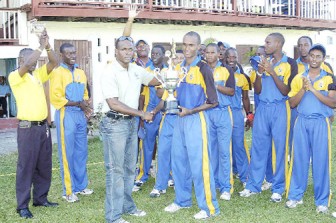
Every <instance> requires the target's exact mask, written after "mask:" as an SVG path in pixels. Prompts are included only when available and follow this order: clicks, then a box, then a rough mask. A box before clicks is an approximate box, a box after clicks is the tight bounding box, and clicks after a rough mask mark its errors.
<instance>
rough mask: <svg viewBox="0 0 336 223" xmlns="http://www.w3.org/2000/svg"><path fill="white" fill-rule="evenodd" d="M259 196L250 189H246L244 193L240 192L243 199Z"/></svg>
mask: <svg viewBox="0 0 336 223" xmlns="http://www.w3.org/2000/svg"><path fill="white" fill-rule="evenodd" d="M254 194H257V193H256V192H252V191H250V190H249V189H244V190H243V191H240V192H239V195H240V196H241V197H250V196H251V195H254Z"/></svg>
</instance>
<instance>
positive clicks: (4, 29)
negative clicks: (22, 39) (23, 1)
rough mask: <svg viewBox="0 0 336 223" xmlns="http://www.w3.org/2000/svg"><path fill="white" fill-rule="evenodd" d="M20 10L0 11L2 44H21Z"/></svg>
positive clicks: (0, 38) (0, 39)
mask: <svg viewBox="0 0 336 223" xmlns="http://www.w3.org/2000/svg"><path fill="white" fill-rule="evenodd" d="M19 13H20V11H19V10H9V9H8V10H0V44H2V45H4V44H6V45H13V44H17V43H18V42H19V36H20V35H19V29H18V17H19Z"/></svg>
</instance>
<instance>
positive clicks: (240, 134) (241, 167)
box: [231, 67, 250, 183]
mask: <svg viewBox="0 0 336 223" xmlns="http://www.w3.org/2000/svg"><path fill="white" fill-rule="evenodd" d="M234 77H235V82H236V87H235V94H234V96H233V97H231V109H232V119H233V130H232V155H233V157H232V158H233V162H234V163H235V165H236V167H237V172H238V174H239V179H240V181H241V182H243V183H244V182H246V180H247V170H248V166H249V162H250V152H249V149H248V147H247V145H246V143H245V137H244V132H245V125H244V124H245V122H244V114H243V107H242V93H243V91H248V90H249V83H248V80H247V79H246V77H245V75H244V74H242V72H241V71H240V69H239V68H238V67H237V68H236V71H235V73H234Z"/></svg>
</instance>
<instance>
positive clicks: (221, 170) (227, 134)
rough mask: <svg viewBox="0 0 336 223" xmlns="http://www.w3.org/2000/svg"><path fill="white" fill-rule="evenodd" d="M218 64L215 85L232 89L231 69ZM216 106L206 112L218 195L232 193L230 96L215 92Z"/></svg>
mask: <svg viewBox="0 0 336 223" xmlns="http://www.w3.org/2000/svg"><path fill="white" fill-rule="evenodd" d="M225 66H226V65H222V63H221V62H218V63H217V65H216V67H215V69H214V71H213V76H214V81H215V85H220V86H225V87H230V88H232V89H234V87H235V83H234V74H233V71H232V69H230V68H227V67H225ZM217 96H218V106H217V107H215V108H211V109H209V110H207V111H206V112H207V114H208V117H209V123H208V125H209V130H210V131H209V132H210V136H211V137H210V145H211V146H210V148H211V155H210V159H211V166H212V169H213V172H214V179H215V183H216V188H219V190H220V193H223V192H229V193H230V192H232V191H233V190H232V189H233V177H232V169H231V164H232V160H231V157H232V149H231V136H232V113H231V109H230V104H231V100H230V98H231V96H228V95H224V94H222V93H221V92H219V91H218V90H217Z"/></svg>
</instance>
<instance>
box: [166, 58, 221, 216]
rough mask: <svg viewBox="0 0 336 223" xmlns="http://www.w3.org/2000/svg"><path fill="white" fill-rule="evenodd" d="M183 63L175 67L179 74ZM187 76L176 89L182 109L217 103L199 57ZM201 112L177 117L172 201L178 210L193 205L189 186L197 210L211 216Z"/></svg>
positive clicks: (212, 192)
mask: <svg viewBox="0 0 336 223" xmlns="http://www.w3.org/2000/svg"><path fill="white" fill-rule="evenodd" d="M181 66H185V61H184V62H182V64H179V65H177V66H176V70H180V67H181ZM186 69H187V75H186V77H185V78H184V80H183V81H182V82H181V84H180V85H179V87H177V89H176V91H177V99H178V102H179V105H180V106H181V107H184V108H187V109H194V108H196V107H199V106H201V105H203V104H204V103H208V104H214V103H217V102H218V99H217V94H216V89H215V85H214V81H213V74H212V71H211V68H210V67H209V66H208V65H207V64H206V63H205V62H204V61H201V58H200V57H196V58H195V60H194V61H193V62H192V63H191V64H190V66H188V67H186ZM207 119H208V118H207V114H206V113H205V112H204V111H201V112H198V113H195V114H192V115H187V116H184V117H180V116H179V117H177V120H176V124H175V128H174V133H173V143H172V170H173V177H174V181H175V195H176V196H175V201H174V203H176V204H177V205H179V206H181V207H190V206H191V205H192V196H191V194H192V185H194V188H195V195H196V199H197V203H198V207H199V208H200V209H201V210H204V211H206V213H207V214H208V215H209V216H210V215H215V214H218V213H219V207H218V202H217V199H216V188H215V181H214V176H213V172H212V167H211V164H210V156H209V151H210V148H209V146H210V143H209V142H210V141H209V132H208V126H207V123H208V121H207Z"/></svg>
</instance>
